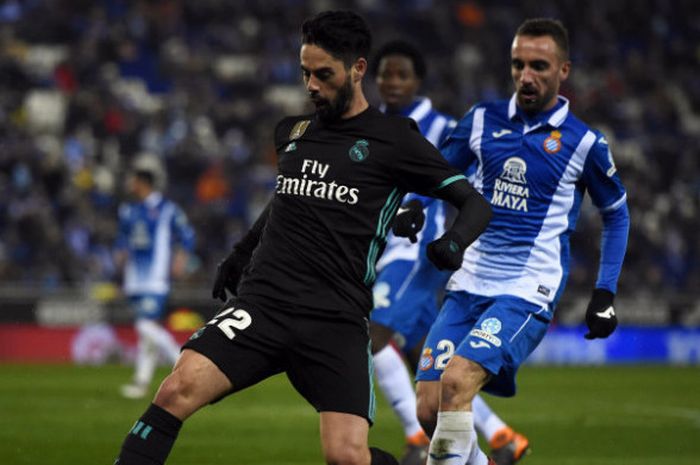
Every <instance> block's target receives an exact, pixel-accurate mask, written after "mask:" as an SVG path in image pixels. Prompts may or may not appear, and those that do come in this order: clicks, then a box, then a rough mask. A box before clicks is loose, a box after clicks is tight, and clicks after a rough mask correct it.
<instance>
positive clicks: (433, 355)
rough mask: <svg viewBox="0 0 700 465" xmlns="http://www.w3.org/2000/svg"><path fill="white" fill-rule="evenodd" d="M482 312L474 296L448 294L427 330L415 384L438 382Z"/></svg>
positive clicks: (464, 293)
mask: <svg viewBox="0 0 700 465" xmlns="http://www.w3.org/2000/svg"><path fill="white" fill-rule="evenodd" d="M482 311H483V308H482V306H481V305H478V302H477V301H476V300H475V299H474V296H472V295H470V294H468V293H466V292H449V293H448V294H447V295H446V296H445V301H444V303H443V305H442V309H441V310H440V313H439V314H438V316H437V319H436V320H435V323H433V326H432V327H431V328H430V332H429V333H428V337H427V338H426V340H425V344H424V345H423V352H422V354H421V358H420V361H419V362H418V369H417V370H416V380H417V381H438V380H440V376H441V375H442V373H443V372H444V370H445V367H446V366H447V363H448V362H449V361H450V359H451V358H452V356H453V355H454V353H455V349H456V348H457V347H458V346H459V344H460V343H461V342H462V340H463V339H464V337H465V336H466V335H467V334H469V331H470V330H471V329H472V327H473V326H474V323H475V322H476V321H477V320H478V319H479V316H480V313H481V312H482Z"/></svg>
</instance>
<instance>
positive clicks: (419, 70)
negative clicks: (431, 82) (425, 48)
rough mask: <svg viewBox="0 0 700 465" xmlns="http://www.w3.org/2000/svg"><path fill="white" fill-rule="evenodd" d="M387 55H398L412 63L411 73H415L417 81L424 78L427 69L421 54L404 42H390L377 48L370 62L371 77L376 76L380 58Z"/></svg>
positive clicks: (413, 46)
mask: <svg viewBox="0 0 700 465" xmlns="http://www.w3.org/2000/svg"><path fill="white" fill-rule="evenodd" d="M389 55H399V56H402V57H406V58H408V59H409V60H411V62H412V63H413V71H414V72H415V73H416V76H418V78H419V79H423V78H425V74H426V72H427V70H428V68H427V66H426V65H425V59H424V58H423V54H422V53H421V52H420V51H419V50H418V48H416V46H415V45H413V44H411V43H410V42H406V41H405V40H392V41H391V42H387V43H386V44H384V45H382V46H381V47H380V48H379V50H378V51H377V53H376V54H375V55H374V60H372V67H371V71H372V74H373V75H375V76H376V75H377V73H378V72H379V63H380V62H381V61H382V58H384V57H387V56H389Z"/></svg>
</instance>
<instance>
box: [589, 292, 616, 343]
mask: <svg viewBox="0 0 700 465" xmlns="http://www.w3.org/2000/svg"><path fill="white" fill-rule="evenodd" d="M614 299H615V294H613V293H612V292H610V291H608V290H605V289H594V290H593V296H592V297H591V301H590V302H589V303H588V308H587V309H586V325H587V326H588V333H586V335H585V336H584V337H585V338H586V339H595V338H597V337H599V338H606V337H608V336H610V335H611V334H612V333H613V331H615V328H617V317H616V316H615V310H614V309H613V300H614Z"/></svg>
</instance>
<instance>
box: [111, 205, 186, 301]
mask: <svg viewBox="0 0 700 465" xmlns="http://www.w3.org/2000/svg"><path fill="white" fill-rule="evenodd" d="M175 246H179V247H182V248H183V249H185V250H187V251H191V250H192V248H193V246H194V230H193V229H192V227H191V226H190V224H189V222H188V220H187V217H186V216H185V214H184V212H183V211H182V210H181V209H180V208H179V207H178V206H177V205H176V204H175V203H173V202H171V201H170V200H167V199H165V198H163V196H162V195H161V194H160V193H157V192H154V193H152V194H151V195H149V196H148V197H147V198H146V199H145V200H144V201H143V202H138V203H128V204H122V205H121V206H120V207H119V231H118V235H117V240H116V249H117V250H120V251H125V252H126V253H127V259H126V268H125V270H124V293H125V294H127V295H137V294H159V295H165V294H167V293H168V292H169V290H170V265H171V260H172V255H173V248H174V247H175Z"/></svg>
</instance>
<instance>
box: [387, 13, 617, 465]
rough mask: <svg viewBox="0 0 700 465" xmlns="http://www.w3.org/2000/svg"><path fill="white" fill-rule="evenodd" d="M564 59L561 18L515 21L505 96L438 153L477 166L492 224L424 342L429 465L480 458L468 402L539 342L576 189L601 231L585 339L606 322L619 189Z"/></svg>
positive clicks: (423, 410) (475, 462)
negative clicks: (574, 100)
mask: <svg viewBox="0 0 700 465" xmlns="http://www.w3.org/2000/svg"><path fill="white" fill-rule="evenodd" d="M568 55H569V44H568V33H567V31H566V29H565V28H564V26H563V25H562V24H561V23H560V22H558V21H555V20H550V19H534V20H528V21H525V22H524V23H523V24H522V25H521V26H520V27H519V29H518V30H517V32H516V34H515V38H514V40H513V42H512V48H511V74H512V78H513V82H514V84H515V94H514V95H513V96H512V98H511V99H510V101H508V100H504V101H497V102H490V103H484V104H478V105H475V106H474V107H473V108H472V109H471V110H470V111H469V112H468V114H467V115H466V116H465V117H464V118H462V120H461V121H460V122H459V123H458V125H457V127H456V128H455V130H454V131H453V132H452V133H451V134H450V136H449V138H448V140H447V141H446V142H445V144H444V145H443V147H442V153H443V155H444V156H445V157H446V158H447V159H448V161H450V163H451V164H452V165H453V166H455V167H458V168H460V169H462V170H463V171H464V172H468V171H469V170H470V169H473V167H476V173H475V182H474V184H475V187H476V188H477V189H479V190H480V191H481V192H482V193H483V195H484V196H485V197H486V198H487V199H489V200H490V202H491V205H492V208H493V210H494V217H493V220H492V221H491V223H490V225H489V227H488V228H487V230H486V232H485V233H484V234H483V235H482V236H481V237H480V238H479V239H478V240H477V241H475V242H474V243H473V244H472V245H471V246H470V247H469V248H468V249H467V251H466V252H465V254H464V261H463V264H462V268H461V269H460V270H459V271H457V272H456V273H454V274H453V275H452V277H451V278H450V281H449V282H448V286H447V289H448V290H449V292H448V294H447V296H446V298H445V302H444V304H443V307H442V310H441V312H440V314H439V315H438V319H437V320H436V322H435V324H434V325H433V327H432V328H431V330H430V333H429V334H428V337H427V340H426V343H425V347H424V351H423V355H422V359H421V364H420V370H419V373H418V376H417V379H418V383H417V394H418V416H419V419H420V420H421V424H422V425H423V427H424V428H426V430H428V431H430V430H432V429H433V428H434V433H433V434H432V440H431V444H430V453H429V459H428V464H430V465H437V464H446V463H457V459H458V460H459V463H467V464H470V465H482V464H485V463H486V460H485V459H484V458H483V453H481V451H480V450H479V446H478V443H477V442H476V434H475V432H474V421H473V414H472V410H473V401H474V399H475V396H476V394H477V393H478V392H479V391H480V390H481V389H483V390H485V391H486V392H490V393H493V394H497V395H501V396H512V395H514V394H515V375H516V372H517V369H518V367H519V366H520V364H521V363H522V362H523V361H524V360H525V359H526V358H527V356H528V355H529V354H530V353H531V352H532V351H533V350H534V349H535V347H537V345H538V344H539V342H540V341H541V340H542V338H543V337H544V335H545V332H546V331H547V328H548V326H549V323H550V321H551V319H552V316H553V312H554V309H555V306H556V303H557V301H558V300H559V297H560V296H561V294H562V291H563V289H564V285H565V282H566V278H567V274H568V259H569V258H568V257H569V235H570V233H571V231H573V229H574V227H575V222H576V218H577V216H578V213H579V209H580V207H581V201H582V199H583V196H584V194H585V192H586V191H587V192H588V193H589V194H590V196H591V199H592V200H593V204H594V205H595V206H596V207H598V209H599V210H600V213H601V216H602V220H603V233H602V243H601V259H600V267H599V274H598V279H597V281H596V284H595V289H594V290H593V294H592V298H591V300H590V303H589V305H588V308H587V310H586V324H587V325H588V328H589V331H588V333H587V334H586V335H585V336H586V338H588V339H593V338H598V337H600V338H605V337H608V336H609V335H610V334H611V333H612V332H613V331H614V330H615V328H616V326H617V318H616V316H615V312H614V310H613V298H614V295H615V291H616V288H617V280H618V277H619V274H620V270H621V267H622V261H623V258H624V255H625V249H626V244H627V234H628V230H629V214H628V211H627V205H626V194H625V190H624V188H623V186H622V183H621V181H620V178H619V176H618V174H617V172H616V168H615V165H614V163H613V159H612V155H611V152H610V149H609V147H608V143H607V141H606V139H605V137H604V136H603V135H602V134H601V133H600V132H598V131H596V130H592V129H589V128H588V126H586V125H585V124H584V123H583V122H581V121H580V120H578V119H577V118H576V117H575V116H574V115H573V114H571V113H570V111H569V102H568V100H566V99H565V98H563V97H561V96H559V95H558V94H559V88H560V84H561V82H562V81H564V80H565V79H566V78H567V77H568V75H569V70H570V67H571V62H570V61H569V56H568ZM395 233H397V234H402V235H410V234H412V230H404V231H398V230H395ZM428 257H430V248H429V249H428ZM448 360H449V361H448ZM445 362H447V363H445Z"/></svg>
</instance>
